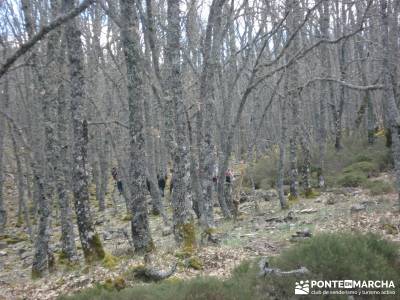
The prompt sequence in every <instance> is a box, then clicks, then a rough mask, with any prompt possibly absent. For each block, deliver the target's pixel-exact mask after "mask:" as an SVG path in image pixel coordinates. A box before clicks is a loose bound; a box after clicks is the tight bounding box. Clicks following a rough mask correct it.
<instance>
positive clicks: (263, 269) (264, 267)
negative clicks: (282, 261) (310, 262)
mask: <svg viewBox="0 0 400 300" xmlns="http://www.w3.org/2000/svg"><path fill="white" fill-rule="evenodd" d="M258 266H259V267H260V272H259V273H258V276H259V277H266V276H277V277H285V276H299V275H304V274H310V271H309V270H308V269H307V268H306V267H300V269H295V270H291V271H282V270H281V269H276V268H270V267H269V264H268V260H267V259H266V258H262V259H261V260H260V262H259V263H258Z"/></svg>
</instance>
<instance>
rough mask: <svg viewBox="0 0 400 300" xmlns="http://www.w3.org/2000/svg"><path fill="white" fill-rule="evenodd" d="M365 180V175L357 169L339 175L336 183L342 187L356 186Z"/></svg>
mask: <svg viewBox="0 0 400 300" xmlns="http://www.w3.org/2000/svg"><path fill="white" fill-rule="evenodd" d="M366 181H367V175H365V174H364V173H362V172H359V171H353V172H349V173H344V174H343V175H340V176H339V178H338V180H337V183H338V184H339V185H341V186H343V187H358V186H361V184H363V183H364V182H366Z"/></svg>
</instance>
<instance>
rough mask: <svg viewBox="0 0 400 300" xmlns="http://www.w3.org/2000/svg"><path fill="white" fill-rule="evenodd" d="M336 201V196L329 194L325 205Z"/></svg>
mask: <svg viewBox="0 0 400 300" xmlns="http://www.w3.org/2000/svg"><path fill="white" fill-rule="evenodd" d="M336 202H337V198H336V196H333V195H332V196H329V198H328V199H327V200H326V204H327V205H333V204H336Z"/></svg>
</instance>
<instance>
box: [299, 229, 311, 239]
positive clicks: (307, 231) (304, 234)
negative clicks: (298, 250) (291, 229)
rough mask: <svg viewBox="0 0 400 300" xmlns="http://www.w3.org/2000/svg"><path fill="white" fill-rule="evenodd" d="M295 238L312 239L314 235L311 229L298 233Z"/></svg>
mask: <svg viewBox="0 0 400 300" xmlns="http://www.w3.org/2000/svg"><path fill="white" fill-rule="evenodd" d="M295 236H302V237H311V236H312V233H311V230H310V229H309V228H305V229H304V230H302V231H296V235H295Z"/></svg>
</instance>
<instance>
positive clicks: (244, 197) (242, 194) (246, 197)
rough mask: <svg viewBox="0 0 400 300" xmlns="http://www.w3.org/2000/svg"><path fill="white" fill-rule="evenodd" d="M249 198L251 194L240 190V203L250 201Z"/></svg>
mask: <svg viewBox="0 0 400 300" xmlns="http://www.w3.org/2000/svg"><path fill="white" fill-rule="evenodd" d="M249 198H250V196H249V195H248V194H247V193H245V192H243V191H241V192H240V198H239V202H240V203H244V202H247V201H249Z"/></svg>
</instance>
